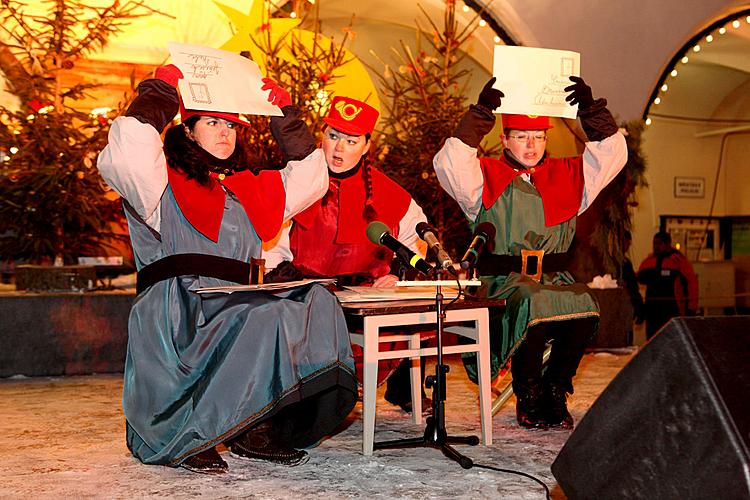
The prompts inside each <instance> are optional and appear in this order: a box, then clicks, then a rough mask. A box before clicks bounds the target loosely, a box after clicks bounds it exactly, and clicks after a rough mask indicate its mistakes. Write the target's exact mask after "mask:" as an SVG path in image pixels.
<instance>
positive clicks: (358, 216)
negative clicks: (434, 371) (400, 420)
mask: <svg viewBox="0 0 750 500" xmlns="http://www.w3.org/2000/svg"><path fill="white" fill-rule="evenodd" d="M266 88H268V89H270V90H271V92H275V90H274V89H273V85H272V84H268V85H267V87H266ZM284 112H285V113H289V114H290V116H291V115H294V116H299V115H300V114H301V111H300V110H299V109H297V108H295V107H293V106H289V107H288V108H285V109H284ZM378 116H379V113H378V111H377V110H376V109H375V108H373V107H372V106H370V105H369V104H367V103H365V102H362V101H359V100H357V99H353V98H351V97H345V96H336V97H335V98H334V99H333V101H332V102H331V107H330V109H329V111H328V114H327V115H326V117H325V118H324V122H325V124H326V127H325V129H324V131H323V140H322V144H321V146H320V148H316V145H315V139H314V137H313V135H312V133H311V132H310V130H309V129H308V128H307V126H306V125H305V123H304V122H302V120H298V121H297V122H296V123H295V124H292V125H290V126H289V127H287V128H285V129H281V128H280V127H276V126H275V125H273V124H272V126H271V130H272V131H273V133H274V137H275V138H276V140H277V141H278V143H279V146H280V147H281V150H282V152H283V153H284V156H285V158H288V159H290V160H295V161H299V162H301V163H314V164H316V165H319V166H322V167H323V168H325V169H326V170H327V171H328V179H329V181H328V191H327V192H326V193H325V194H324V195H323V196H322V197H321V198H320V199H318V200H317V201H316V202H315V203H313V204H312V205H311V206H310V207H309V208H307V209H306V210H304V211H302V212H300V213H299V214H297V215H296V216H295V217H294V218H293V223H292V224H289V225H286V226H285V227H284V228H283V230H282V231H281V234H280V235H279V237H278V238H277V240H276V241H275V242H274V245H273V246H270V247H269V248H266V249H265V250H264V252H263V257H264V258H265V261H266V267H267V268H268V269H272V271H270V272H269V273H268V275H267V280H271V281H275V280H278V279H279V277H283V278H285V279H290V278H294V277H301V276H304V277H308V278H321V277H324V278H336V280H337V282H338V284H339V285H344V286H346V285H355V286H374V287H391V286H393V285H394V284H395V282H396V281H397V280H398V278H397V276H396V274H397V271H396V270H395V267H396V265H397V264H398V262H397V261H394V254H393V252H392V251H391V250H389V249H387V248H385V247H383V246H381V245H376V244H374V243H372V242H371V241H370V240H369V239H368V238H367V234H366V230H367V226H368V224H370V223H371V222H373V221H375V220H378V221H381V222H383V223H384V224H385V225H386V226H388V228H389V229H390V232H391V234H392V235H393V236H394V237H395V238H397V239H398V241H400V242H401V243H403V244H404V245H405V246H407V247H408V248H410V249H411V250H412V251H414V252H416V253H421V251H420V249H419V247H418V242H419V241H420V240H419V237H418V235H417V233H416V230H415V228H416V226H417V224H418V223H420V222H426V220H427V219H426V217H425V215H424V212H423V211H422V209H421V208H420V207H419V205H417V203H416V202H415V201H414V199H413V198H412V197H411V196H410V195H409V193H407V192H406V190H404V189H403V188H402V187H401V186H399V185H398V184H396V183H395V182H394V181H393V180H391V179H390V178H389V177H387V176H386V175H385V174H383V173H382V172H381V171H380V170H378V169H376V168H375V167H374V166H373V164H372V160H371V158H370V154H369V150H370V138H371V135H372V132H373V130H374V128H375V124H376V122H377V120H378ZM392 347H393V346H392ZM354 352H355V359H356V361H357V371H358V373H361V353H360V351H359V347H358V346H354ZM397 363H399V361H398V360H387V361H383V362H381V365H380V367H379V369H378V379H379V381H382V380H383V378H384V377H387V389H386V392H385V399H386V401H388V402H390V403H392V404H394V405H396V406H399V407H401V408H402V409H403V410H404V411H406V412H411V405H412V403H411V392H410V387H411V383H410V379H409V368H410V366H411V365H410V363H411V362H410V360H404V361H402V362H400V364H398V365H397ZM396 366H397V368H396V370H395V372H394V371H393V370H394V367H396ZM391 372H393V373H392V374H391V375H390V376H388V375H389V374H390V373H391ZM422 373H424V370H423V371H422ZM422 391H423V400H424V404H425V406H424V407H425V408H426V407H428V406H429V404H430V403H429V402H428V400H427V398H426V396H425V395H424V388H423V389H422Z"/></svg>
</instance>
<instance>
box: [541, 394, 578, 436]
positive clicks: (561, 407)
mask: <svg viewBox="0 0 750 500" xmlns="http://www.w3.org/2000/svg"><path fill="white" fill-rule="evenodd" d="M567 399H568V388H567V387H566V386H565V384H556V383H548V384H545V386H544V413H545V417H544V418H545V420H546V421H547V425H549V426H550V427H559V428H562V429H572V428H573V416H572V415H571V414H570V412H569V411H568V405H567Z"/></svg>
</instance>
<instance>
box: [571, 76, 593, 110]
mask: <svg viewBox="0 0 750 500" xmlns="http://www.w3.org/2000/svg"><path fill="white" fill-rule="evenodd" d="M569 78H570V81H571V82H573V85H569V86H567V87H565V89H564V90H565V91H566V92H570V94H568V95H567V96H565V100H566V101H567V102H569V103H570V105H571V106H575V105H576V104H578V107H579V108H581V109H586V108H588V107H590V106H591V105H592V104H594V96H593V95H592V93H591V87H589V86H588V85H586V82H584V81H583V78H581V77H580V76H571V77H569Z"/></svg>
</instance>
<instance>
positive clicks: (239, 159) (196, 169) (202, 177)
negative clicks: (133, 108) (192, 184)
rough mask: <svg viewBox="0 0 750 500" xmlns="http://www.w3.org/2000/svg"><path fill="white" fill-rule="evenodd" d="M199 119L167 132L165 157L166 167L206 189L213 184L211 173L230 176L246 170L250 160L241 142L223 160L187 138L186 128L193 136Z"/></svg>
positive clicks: (194, 118)
mask: <svg viewBox="0 0 750 500" xmlns="http://www.w3.org/2000/svg"><path fill="white" fill-rule="evenodd" d="M199 119H200V115H196V116H191V117H190V118H188V119H187V120H185V121H184V122H183V123H182V124H179V125H173V126H172V127H170V128H169V130H167V132H166V134H165V135H164V156H165V157H166V158H167V164H168V165H169V166H170V167H172V168H173V169H175V170H178V171H180V172H182V173H184V174H185V175H187V177H188V179H195V180H196V181H197V182H198V183H200V184H202V185H204V186H206V185H208V184H209V182H210V179H211V177H210V176H209V173H210V172H223V173H226V174H227V175H231V174H232V173H234V172H239V171H241V170H247V158H246V156H245V150H244V147H243V146H242V143H241V142H239V141H238V142H237V143H236V144H235V147H234V152H233V153H232V155H231V156H229V158H227V159H225V160H222V159H220V158H217V157H215V156H214V155H212V154H211V153H209V152H208V151H206V150H205V149H203V147H201V146H200V145H199V144H198V143H197V142H195V141H194V140H193V139H192V138H190V137H188V135H187V133H186V132H185V128H186V127H187V128H188V129H190V131H191V132H192V130H193V129H194V127H195V124H196V122H197V121H198V120H199Z"/></svg>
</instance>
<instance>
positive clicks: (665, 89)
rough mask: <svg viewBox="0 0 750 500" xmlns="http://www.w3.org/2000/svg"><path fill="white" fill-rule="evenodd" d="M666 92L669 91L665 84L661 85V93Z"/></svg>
mask: <svg viewBox="0 0 750 500" xmlns="http://www.w3.org/2000/svg"><path fill="white" fill-rule="evenodd" d="M667 90H669V85H667V84H666V83H665V84H664V85H662V86H661V91H662V92H666V91H667Z"/></svg>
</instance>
